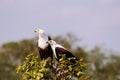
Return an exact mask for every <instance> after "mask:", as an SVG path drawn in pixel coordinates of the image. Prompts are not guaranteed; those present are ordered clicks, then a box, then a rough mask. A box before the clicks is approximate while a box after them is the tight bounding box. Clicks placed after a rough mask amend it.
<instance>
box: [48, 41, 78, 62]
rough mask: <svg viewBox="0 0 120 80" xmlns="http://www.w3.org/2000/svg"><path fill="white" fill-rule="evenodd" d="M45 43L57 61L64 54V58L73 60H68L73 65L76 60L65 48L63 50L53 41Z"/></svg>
mask: <svg viewBox="0 0 120 80" xmlns="http://www.w3.org/2000/svg"><path fill="white" fill-rule="evenodd" d="M47 43H48V44H50V46H51V48H52V50H53V53H54V56H55V58H56V60H57V61H59V60H60V59H61V58H62V56H61V55H62V54H65V55H66V58H74V59H71V60H70V61H71V62H72V63H75V60H78V59H77V58H76V57H75V56H74V55H73V54H72V53H71V52H70V51H68V50H67V49H66V48H64V47H63V46H62V45H60V44H58V43H57V42H55V41H54V40H48V41H47Z"/></svg>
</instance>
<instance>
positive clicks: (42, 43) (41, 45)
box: [35, 29, 53, 60]
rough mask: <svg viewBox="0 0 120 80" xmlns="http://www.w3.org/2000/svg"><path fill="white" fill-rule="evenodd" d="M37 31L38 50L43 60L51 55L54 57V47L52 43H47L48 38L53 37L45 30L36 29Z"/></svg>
mask: <svg viewBox="0 0 120 80" xmlns="http://www.w3.org/2000/svg"><path fill="white" fill-rule="evenodd" d="M35 32H36V33H38V50H39V54H40V57H41V60H43V59H47V58H48V57H51V59H52V58H53V51H52V48H51V46H50V44H47V43H46V42H47V41H48V40H51V38H50V37H49V36H46V35H45V33H44V30H41V29H36V30H35ZM46 38H48V39H46Z"/></svg>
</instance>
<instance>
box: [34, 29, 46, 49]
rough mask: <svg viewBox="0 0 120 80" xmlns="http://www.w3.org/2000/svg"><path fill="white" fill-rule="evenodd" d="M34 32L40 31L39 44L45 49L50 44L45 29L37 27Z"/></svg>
mask: <svg viewBox="0 0 120 80" xmlns="http://www.w3.org/2000/svg"><path fill="white" fill-rule="evenodd" d="M34 32H36V33H38V46H39V47H40V48H43V49H44V48H45V47H46V46H47V45H48V44H47V43H46V41H47V39H46V35H45V32H44V30H42V29H36V30H35V31H34Z"/></svg>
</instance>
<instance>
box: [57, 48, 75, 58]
mask: <svg viewBox="0 0 120 80" xmlns="http://www.w3.org/2000/svg"><path fill="white" fill-rule="evenodd" d="M55 52H56V55H57V57H58V60H59V59H60V58H61V56H60V54H65V55H66V58H71V57H75V56H74V55H73V54H72V53H71V52H70V51H68V50H66V49H64V48H60V47H56V48H55ZM76 59H77V58H76Z"/></svg>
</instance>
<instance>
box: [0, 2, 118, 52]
mask: <svg viewBox="0 0 120 80" xmlns="http://www.w3.org/2000/svg"><path fill="white" fill-rule="evenodd" d="M36 28H41V29H44V30H45V31H46V32H47V33H49V34H51V35H59V34H60V35H63V34H66V33H68V32H71V33H73V34H75V35H76V36H77V37H78V38H80V39H82V42H80V45H81V44H82V45H87V46H88V48H92V47H93V46H95V45H103V46H104V47H105V48H107V49H112V50H114V51H117V52H119V54H120V49H119V48H120V36H119V35H120V0H0V37H1V38H0V44H3V43H5V42H8V41H16V40H21V39H25V38H32V37H34V36H35V33H34V32H33V31H34V30H35V29H36Z"/></svg>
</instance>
